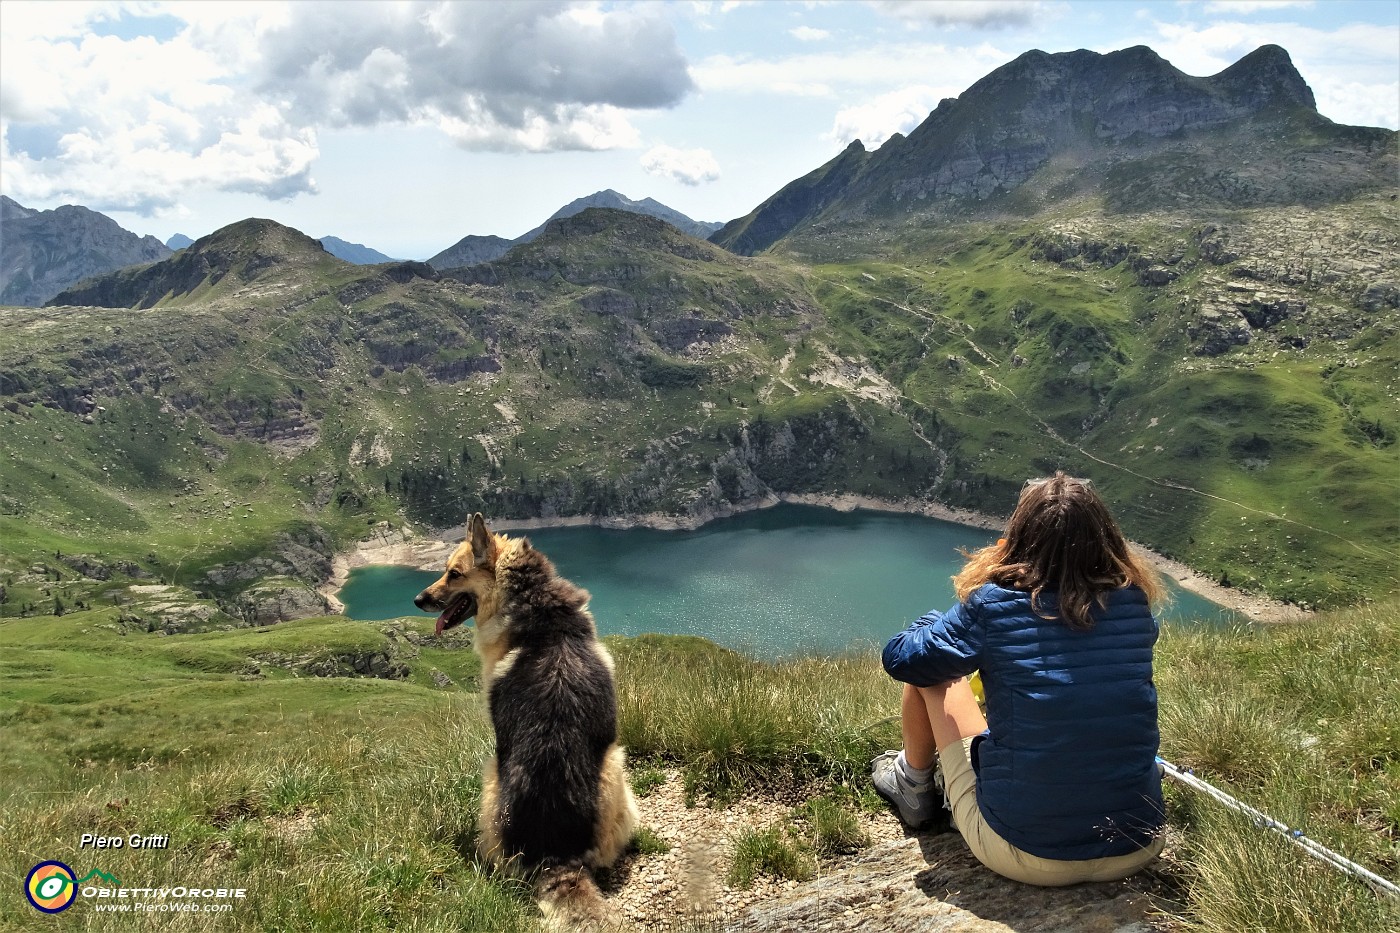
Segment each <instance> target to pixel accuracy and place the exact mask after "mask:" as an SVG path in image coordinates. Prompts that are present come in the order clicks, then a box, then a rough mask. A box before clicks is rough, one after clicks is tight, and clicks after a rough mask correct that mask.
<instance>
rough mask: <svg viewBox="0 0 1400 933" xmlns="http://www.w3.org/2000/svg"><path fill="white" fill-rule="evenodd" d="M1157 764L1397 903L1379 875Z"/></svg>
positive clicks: (1396, 893) (1395, 891) (1399, 894)
mask: <svg viewBox="0 0 1400 933" xmlns="http://www.w3.org/2000/svg"><path fill="white" fill-rule="evenodd" d="M1157 764H1158V765H1160V766H1161V768H1162V773H1163V774H1165V775H1166V776H1167V777H1169V778H1171V779H1172V780H1175V781H1179V782H1180V783H1182V784H1185V785H1186V786H1187V787H1190V788H1192V789H1194V790H1198V791H1201V792H1202V793H1203V794H1205V795H1206V796H1208V797H1210V798H1212V799H1214V800H1217V801H1219V802H1220V803H1223V804H1224V805H1225V806H1227V807H1229V808H1230V809H1232V810H1237V811H1239V812H1240V813H1244V814H1246V815H1247V816H1249V817H1250V818H1251V819H1253V820H1254V825H1255V826H1260V827H1263V828H1266V829H1272V830H1273V831H1274V832H1276V833H1278V834H1279V835H1280V836H1283V837H1284V838H1286V839H1288V840H1290V841H1291V842H1294V843H1296V844H1297V845H1299V846H1300V847H1302V849H1303V851H1304V852H1307V853H1308V854H1309V855H1311V856H1312V857H1313V858H1315V859H1318V860H1320V861H1323V862H1326V863H1327V864H1328V865H1331V866H1332V867H1333V868H1336V869H1337V870H1339V871H1344V872H1346V873H1347V874H1349V875H1352V876H1354V877H1357V878H1360V879H1361V880H1362V881H1364V882H1366V883H1367V884H1369V885H1370V886H1371V887H1372V888H1374V889H1375V890H1377V891H1379V892H1381V893H1382V894H1388V895H1390V896H1391V897H1394V898H1397V899H1400V887H1396V886H1395V885H1394V884H1392V883H1391V882H1389V881H1387V880H1385V879H1384V878H1382V877H1381V876H1380V875H1378V874H1376V873H1375V872H1373V871H1370V870H1368V869H1366V868H1363V867H1361V866H1360V865H1358V864H1356V863H1355V862H1353V861H1351V860H1350V859H1347V858H1343V857H1342V856H1340V855H1338V854H1337V853H1336V852H1333V851H1332V850H1331V849H1329V848H1327V847H1326V846H1324V845H1322V844H1321V843H1318V842H1315V841H1313V840H1312V839H1309V838H1308V837H1307V836H1305V835H1304V834H1303V831H1302V830H1301V829H1290V828H1289V827H1288V826H1285V825H1284V824H1283V823H1280V822H1279V821H1278V820H1276V819H1274V818H1273V817H1271V816H1269V815H1268V814H1265V813H1261V812H1260V811H1258V810H1256V809H1254V808H1253V807H1251V806H1250V805H1249V804H1247V803H1244V802H1242V801H1239V800H1236V799H1235V798H1234V797H1231V796H1230V795H1229V794H1227V793H1225V792H1224V791H1223V790H1221V789H1220V788H1218V787H1215V786H1213V785H1211V784H1207V783H1206V782H1205V781H1203V780H1201V779H1200V778H1198V777H1196V775H1194V774H1192V773H1191V771H1190V770H1189V769H1187V768H1182V767H1180V766H1178V765H1174V764H1172V763H1171V762H1170V761H1167V760H1166V759H1165V758H1162V757H1161V756H1160V755H1159V756H1158V757H1157Z"/></svg>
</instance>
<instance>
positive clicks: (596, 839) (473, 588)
mask: <svg viewBox="0 0 1400 933" xmlns="http://www.w3.org/2000/svg"><path fill="white" fill-rule="evenodd" d="M414 603H415V604H416V605H417V606H418V607H419V608H420V609H430V610H440V611H441V613H442V615H441V616H439V617H438V625H437V630H438V632H439V633H441V632H442V631H443V629H445V628H450V627H452V626H454V625H459V624H461V622H462V621H463V620H464V619H466V618H467V617H468V616H473V615H474V616H475V617H476V629H477V631H476V641H475V645H476V650H477V653H478V654H479V655H480V656H481V671H482V673H481V679H482V690H483V693H484V694H485V695H486V698H487V706H488V709H489V711H490V714H491V724H492V726H493V727H494V729H495V733H496V755H495V757H494V758H492V759H491V760H490V761H488V762H487V763H486V766H485V768H484V769H483V786H482V794H481V817H480V834H479V839H478V846H479V849H480V852H481V855H482V856H483V857H484V858H485V859H487V860H488V861H490V862H492V863H494V864H497V865H502V866H509V867H512V868H515V869H517V870H521V871H524V872H527V873H532V874H536V875H537V878H538V881H539V890H540V894H541V898H542V900H543V901H544V903H545V906H546V909H549V908H550V907H551V906H552V907H554V908H555V909H556V910H559V911H561V912H562V913H564V914H579V913H580V912H582V913H583V914H584V915H587V913H588V912H590V911H596V910H597V909H598V908H599V907H601V900H600V897H599V895H598V891H597V888H596V886H595V885H594V883H593V880H592V877H591V876H590V875H589V874H588V871H587V869H593V868H603V867H607V866H609V865H611V864H612V863H613V862H615V861H616V860H617V858H618V856H619V855H621V854H622V851H623V849H624V848H626V846H627V844H628V843H629V842H630V841H631V839H632V835H633V833H634V831H635V829H636V826H637V805H636V802H635V800H634V799H633V797H632V790H631V787H630V786H629V785H628V783H627V775H626V763H625V756H624V753H623V750H622V748H621V746H619V745H618V744H617V695H616V690H615V687H614V682H613V662H612V656H611V655H609V654H608V650H607V649H606V648H605V647H604V646H603V645H602V643H601V642H600V641H599V640H598V635H597V629H596V628H595V626H594V624H593V617H592V616H591V615H590V614H589V612H588V610H587V609H586V608H585V606H586V605H587V603H588V593H587V592H586V591H584V590H582V589H580V588H579V587H577V586H574V585H573V584H572V583H570V582H569V581H568V580H565V579H564V578H563V577H560V576H559V575H558V574H557V573H556V572H555V569H554V565H553V564H551V563H550V561H549V559H548V558H547V557H545V555H544V554H543V553H541V552H540V551H537V550H535V549H534V548H532V547H531V546H530V542H529V541H528V540H526V539H525V538H510V537H507V536H506V535H499V534H492V533H491V531H490V530H489V529H488V528H487V527H486V522H485V520H484V519H483V518H482V516H481V514H480V513H478V514H476V515H473V516H472V518H471V520H470V522H468V527H467V533H466V536H465V539H464V540H463V541H462V543H461V544H460V545H459V546H458V547H457V549H456V550H455V551H454V552H453V554H452V556H451V557H450V558H449V559H448V561H447V570H446V572H445V573H444V574H443V575H442V577H441V578H439V579H438V580H437V582H435V583H433V584H432V585H431V586H429V587H428V588H427V589H425V590H423V592H421V593H419V594H418V597H417V598H416V599H415V600H414Z"/></svg>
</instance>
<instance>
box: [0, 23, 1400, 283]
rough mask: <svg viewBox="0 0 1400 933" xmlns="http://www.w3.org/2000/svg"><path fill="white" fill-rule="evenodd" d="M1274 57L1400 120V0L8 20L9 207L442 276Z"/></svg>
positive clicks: (0, 189)
mask: <svg viewBox="0 0 1400 933" xmlns="http://www.w3.org/2000/svg"><path fill="white" fill-rule="evenodd" d="M1266 43H1274V44H1277V45H1281V46H1283V47H1284V48H1285V49H1287V50H1288V51H1289V53H1290V54H1291V56H1292V58H1293V62H1294V64H1295V65H1296V66H1297V68H1298V70H1299V71H1300V72H1301V73H1302V75H1303V77H1304V79H1305V80H1306V81H1307V82H1308V84H1309V85H1310V86H1311V87H1312V89H1313V92H1314V94H1315V95H1316V97H1317V102H1318V109H1319V110H1320V111H1321V113H1322V114H1323V115H1324V116H1326V117H1329V118H1331V119H1332V120H1335V121H1337V122H1339V123H1348V124H1358V125H1366V126H1385V127H1390V128H1392V129H1393V128H1397V126H1400V0H1356V2H1348V0H1159V2H1133V0H1097V2H1085V0H1068V2H1064V0H836V2H829V0H828V2H816V0H811V2H796V0H793V2H781V0H764V2H719V0H713V2H679V0H677V2H661V0H643V2H593V0H588V2H564V0H560V2H553V0H540V2H533V0H509V2H500V0H475V2H414V0H392V2H377V0H359V2H319V0H293V2H251V0H245V2H221V0H199V2H152V0H140V2H77V0H72V2H39V3H33V2H27V0H0V193H3V194H5V195H8V196H9V197H11V198H13V199H14V200H16V201H18V202H19V203H20V204H22V205H24V206H25V207H29V208H35V209H41V210H47V209H50V208H53V207H57V206H59V205H62V204H81V205H84V206H86V207H89V208H92V209H93V210H98V211H101V212H103V213H105V214H107V215H108V216H110V217H112V218H113V219H115V220H116V221H117V222H118V223H120V224H121V225H122V226H123V227H126V228H127V229H128V230H132V231H135V232H137V233H140V234H143V235H144V234H152V235H154V236H156V237H157V238H159V239H160V240H162V241H164V240H166V239H168V238H169V237H170V236H171V235H172V234H174V233H183V234H186V235H187V236H190V237H193V238H198V237H200V236H203V235H205V234H207V233H211V232H213V231H214V230H217V229H218V228H220V227H222V226H225V225H226V224H230V223H233V222H235V221H238V220H242V219H245V218H248V217H267V218H271V219H273V220H276V221H278V222H280V223H283V224H287V225H288V226H292V227H295V228H297V229H298V230H301V231H303V232H304V233H307V234H309V235H311V236H313V237H318V238H319V237H323V236H328V235H329V236H337V237H340V238H341V239H344V240H349V241H351V242H356V243H362V244H365V245H367V246H370V247H373V248H374V249H377V250H380V251H381V252H384V253H386V254H388V255H390V256H393V257H395V258H402V259H426V258H428V257H429V256H431V255H434V254H435V253H438V252H440V251H441V250H443V249H446V248H447V247H448V246H451V245H452V244H453V243H455V242H456V241H457V240H459V239H461V238H462V237H464V236H467V235H469V234H476V235H487V234H494V235H497V236H503V237H507V238H513V237H516V236H519V235H520V234H522V233H524V232H526V231H527V230H530V229H531V228H533V227H535V226H537V225H538V224H540V223H541V222H543V221H544V219H545V218H547V217H548V216H549V215H550V214H552V213H554V211H556V210H557V209H558V208H560V207H562V206H563V205H564V204H566V203H568V202H569V201H572V200H574V199H576V198H579V197H583V196H585V195H588V194H591V193H593V192H595V191H599V190H602V189H604V188H612V189H614V190H617V191H619V192H621V193H622V194H624V195H626V196H627V197H630V198H634V199H639V200H640V199H642V198H646V197H651V198H655V199H656V200H658V201H660V202H662V203H663V204H666V205H668V206H670V207H673V208H675V209H676V210H679V211H681V212H683V213H685V214H687V215H688V216H690V217H692V218H694V219H696V220H704V221H727V220H731V219H733V218H735V217H739V216H742V215H744V214H746V213H748V212H749V211H750V210H752V209H753V208H754V207H756V206H757V205H758V204H759V203H761V202H762V201H763V200H764V199H766V198H767V197H768V196H770V195H771V194H773V193H774V192H775V191H777V190H778V189H779V188H781V187H782V186H783V185H785V184H787V183H788V182H789V181H792V180H793V179H795V178H798V177H800V176H802V175H805V174H806V173H808V172H810V171H812V170H813V169H815V168H817V167H818V166H820V165H821V164H823V163H824V162H826V161H827V160H829V159H831V158H832V157H833V156H835V155H836V154H837V153H839V152H840V151H841V150H842V149H843V148H845V147H846V145H848V144H849V143H850V142H851V141H852V140H854V139H860V140H861V141H862V142H863V143H864V144H865V145H866V147H867V148H870V149H873V148H876V147H878V146H879V145H880V144H881V143H882V142H884V141H885V140H886V139H888V138H889V136H890V135H891V134H893V133H896V132H900V133H907V132H909V131H910V130H911V129H913V128H914V127H915V126H917V125H918V124H919V123H920V122H921V121H922V120H923V119H924V118H925V117H927V116H928V113H929V112H930V111H931V110H932V109H933V108H934V107H936V106H937V104H938V102H939V101H940V100H942V99H943V98H945V97H957V96H958V95H960V94H961V93H962V92H963V91H964V90H966V89H967V88H968V87H969V86H970V85H971V84H973V83H974V82H975V81H977V79H979V78H981V77H982V76H983V75H985V74H987V73H988V72H990V71H992V70H993V69H995V68H997V67H998V66H1000V65H1003V64H1005V63H1006V62H1009V61H1011V60H1012V59H1014V58H1016V57H1017V56H1018V55H1020V54H1021V53H1023V52H1025V51H1027V50H1029V49H1042V50H1044V51H1047V52H1064V51H1071V50H1074V49H1081V48H1083V49H1090V50H1092V51H1095V52H1101V53H1105V52H1110V51H1114V50H1117V49H1123V48H1127V47H1130V46H1134V45H1147V46H1150V47H1151V48H1153V49H1154V50H1156V52H1157V53H1158V54H1159V55H1161V56H1162V57H1163V58H1165V59H1167V60H1168V61H1170V62H1171V63H1172V64H1174V65H1175V66H1176V67H1177V68H1179V69H1181V70H1182V71H1184V72H1186V73H1187V74H1191V75H1202V76H1204V75H1211V74H1215V73H1217V72H1219V71H1221V70H1223V69H1225V68H1226V67H1228V66H1229V65H1230V64H1232V63H1233V62H1235V61H1236V60H1238V59H1239V58H1241V57H1242V56H1244V55H1245V54H1247V53H1248V52H1250V51H1252V50H1253V49H1255V48H1257V47H1259V46H1260V45H1264V44H1266Z"/></svg>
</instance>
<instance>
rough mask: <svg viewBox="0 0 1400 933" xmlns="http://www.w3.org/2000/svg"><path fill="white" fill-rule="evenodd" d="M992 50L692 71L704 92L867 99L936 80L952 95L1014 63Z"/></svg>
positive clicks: (886, 50)
mask: <svg viewBox="0 0 1400 933" xmlns="http://www.w3.org/2000/svg"><path fill="white" fill-rule="evenodd" d="M1015 57H1016V56H1015V53H1008V52H1006V51H1004V50H1002V49H998V48H995V47H993V46H991V45H987V44H982V45H978V46H975V47H949V46H945V45H940V44H934V43H902V44H889V43H882V44H877V45H870V46H865V47H855V48H852V49H850V50H843V51H831V52H825V53H808V54H802V55H789V56H784V57H780V58H766V59H761V58H737V57H733V56H729V55H712V56H710V57H708V58H706V59H704V60H703V61H701V62H699V63H697V64H696V65H695V66H693V67H692V68H691V70H690V72H691V75H692V77H694V79H695V83H696V84H698V85H699V86H700V88H701V89H702V90H703V91H706V92H710V91H726V92H735V93H747V94H755V93H777V94H789V95H795V96H809V97H833V98H840V97H843V96H847V95H851V96H859V97H861V98H862V99H863V97H864V95H865V94H866V93H868V92H869V91H870V90H872V89H880V90H883V89H885V88H889V87H892V86H893V87H903V86H908V85H913V84H923V83H926V82H927V81H928V80H929V78H930V77H933V76H935V75H936V76H937V77H938V78H939V79H941V80H943V81H944V82H945V86H946V87H947V88H948V93H945V94H944V96H945V97H948V96H953V95H956V94H960V93H962V91H963V90H964V89H965V88H967V87H968V86H970V85H971V84H972V83H973V82H974V81H976V80H977V79H979V78H981V77H982V76H983V75H985V74H986V73H987V72H989V71H991V70H992V69H993V68H997V67H999V66H1001V65H1004V64H1006V63H1007V62H1008V61H1010V60H1011V59H1013V58H1015Z"/></svg>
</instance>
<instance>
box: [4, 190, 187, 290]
mask: <svg viewBox="0 0 1400 933" xmlns="http://www.w3.org/2000/svg"><path fill="white" fill-rule="evenodd" d="M0 224H3V226H4V235H3V237H0V305H41V304H43V303H44V302H46V301H48V300H49V299H50V298H52V297H53V296H54V295H56V294H58V293H59V292H61V291H62V290H63V289H65V288H67V287H68V286H70V285H72V284H73V283H75V282H79V281H82V280H83V279H86V278H89V277H91V276H95V275H103V274H105V273H108V272H112V271H114V270H116V269H121V268H123V267H124V266H130V265H134V264H137V263H147V262H155V261H156V260H158V259H164V258H165V257H167V256H169V255H170V249H169V248H168V247H167V246H166V245H165V244H164V243H162V242H161V241H160V240H157V239H156V238H155V237H153V236H144V237H143V236H137V235H136V234H134V233H132V232H131V231H130V230H124V229H122V227H121V226H120V225H119V224H118V223H117V222H116V221H115V220H113V219H112V218H110V217H107V216H106V215H104V214H99V213H97V211H91V210H88V209H87V208H86V207H79V206H77V205H74V204H65V205H64V206H63V207H58V208H54V209H53V210H49V211H38V210H31V209H30V208H27V207H24V206H22V205H20V204H18V203H16V202H15V201H14V200H12V199H11V198H8V197H4V196H0Z"/></svg>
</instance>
